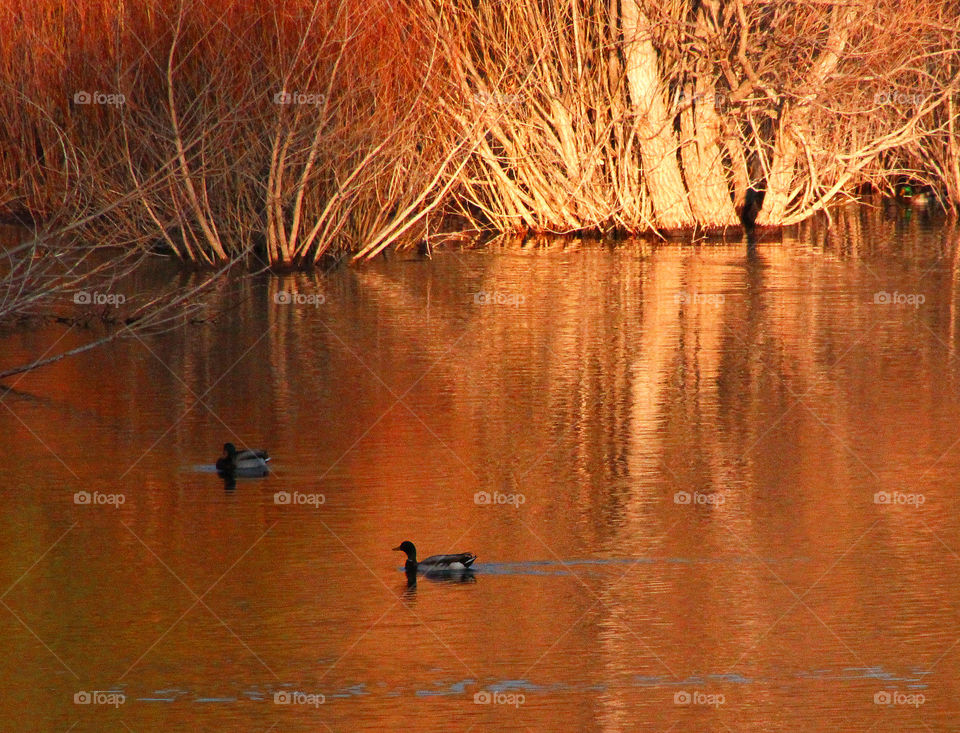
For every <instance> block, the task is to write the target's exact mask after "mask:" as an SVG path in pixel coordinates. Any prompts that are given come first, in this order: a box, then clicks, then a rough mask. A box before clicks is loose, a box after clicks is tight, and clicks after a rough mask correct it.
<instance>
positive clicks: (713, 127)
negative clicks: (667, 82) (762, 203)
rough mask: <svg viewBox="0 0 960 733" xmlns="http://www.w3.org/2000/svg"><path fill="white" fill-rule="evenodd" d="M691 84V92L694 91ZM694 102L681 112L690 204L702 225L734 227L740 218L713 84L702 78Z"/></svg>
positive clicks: (685, 172)
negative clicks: (729, 182) (726, 166)
mask: <svg viewBox="0 0 960 733" xmlns="http://www.w3.org/2000/svg"><path fill="white" fill-rule="evenodd" d="M693 91H694V87H693V85H689V86H688V93H690V92H693ZM693 99H694V102H693V104H691V105H690V106H689V107H688V108H687V109H686V110H684V111H683V113H682V114H681V116H680V125H681V131H682V132H683V147H682V148H681V149H680V155H681V157H682V158H683V172H684V175H685V177H686V182H687V189H688V190H689V191H690V208H691V209H692V210H693V215H694V217H696V220H697V223H698V224H699V225H700V226H702V227H707V228H715V227H720V228H724V227H733V226H738V225H739V223H740V221H739V219H738V218H737V212H736V210H735V209H734V206H733V199H731V198H730V188H729V187H728V185H727V178H726V176H725V175H724V166H723V155H722V154H721V152H720V138H721V134H720V130H721V123H720V116H719V115H718V114H717V111H716V109H715V108H714V90H713V87H712V85H710V84H709V83H707V82H705V81H703V77H700V78H698V80H697V86H696V96H693Z"/></svg>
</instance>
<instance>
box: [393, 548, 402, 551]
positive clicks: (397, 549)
mask: <svg viewBox="0 0 960 733" xmlns="http://www.w3.org/2000/svg"><path fill="white" fill-rule="evenodd" d="M393 551H394V552H403V550H401V549H400V548H399V547H394V548H393Z"/></svg>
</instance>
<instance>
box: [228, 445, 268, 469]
mask: <svg viewBox="0 0 960 733" xmlns="http://www.w3.org/2000/svg"><path fill="white" fill-rule="evenodd" d="M223 453H224V455H222V456H220V457H219V458H218V459H217V471H219V472H220V473H227V474H233V473H240V474H244V473H246V474H256V475H262V474H265V473H266V472H267V461H269V460H270V456H268V455H267V452H266V451H265V450H242V451H238V450H237V446H235V445H234V444H233V443H224V444H223Z"/></svg>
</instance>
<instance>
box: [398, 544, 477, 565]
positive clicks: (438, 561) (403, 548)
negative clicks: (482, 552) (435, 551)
mask: <svg viewBox="0 0 960 733" xmlns="http://www.w3.org/2000/svg"><path fill="white" fill-rule="evenodd" d="M393 549H394V551H395V552H396V551H399V552H405V553H407V561H406V562H405V563H404V565H403V568H404V570H406V571H407V573H417V572H420V573H442V572H446V571H457V570H469V569H470V566H471V565H473V563H474V561H475V560H476V559H477V556H476V555H474V554H473V553H472V552H461V553H458V554H454V555H432V556H431V557H428V558H427V559H426V560H421V561H420V562H417V548H416V547H414V544H413V543H412V542H410V540H404V541H403V542H401V543H400V545H399V546H398V547H394V548H393Z"/></svg>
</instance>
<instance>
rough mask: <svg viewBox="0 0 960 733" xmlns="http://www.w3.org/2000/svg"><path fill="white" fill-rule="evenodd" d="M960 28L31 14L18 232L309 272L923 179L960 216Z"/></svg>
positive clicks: (4, 207)
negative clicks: (391, 250)
mask: <svg viewBox="0 0 960 733" xmlns="http://www.w3.org/2000/svg"><path fill="white" fill-rule="evenodd" d="M895 21H896V22H895ZM958 28H960V10H958V9H957V8H956V7H954V4H944V3H936V2H933V0H929V2H925V1H923V0H921V1H920V2H919V3H915V4H913V5H912V7H911V15H910V18H909V19H905V18H902V17H901V16H900V11H899V8H898V6H897V4H896V3H893V2H892V0H879V1H876V2H870V3H863V4H862V5H861V6H857V7H856V8H853V7H852V6H850V5H849V3H841V2H837V3H813V4H810V3H803V2H788V1H785V0H782V1H780V2H773V3H747V2H744V1H743V0H732V1H731V2H721V1H720V0H711V1H710V2H704V3H696V4H690V3H685V2H679V1H673V0H672V1H671V2H667V3H653V2H645V1H644V0H619V2H609V1H608V0H572V1H571V0H515V1H514V2H502V1H501V0H363V1H362V2H361V1H360V0H290V1H288V2H284V3H275V2H273V1H272V0H249V2H244V3H236V2H231V1H229V0H204V2H200V0H143V2H140V3H115V2H108V0H82V1H81V2H78V3H73V4H68V5H67V6H63V5H62V4H60V3H52V2H50V1H49V0H33V1H32V2H29V3H28V2H26V1H25V0H14V2H12V3H8V12H6V13H5V14H4V15H3V17H0V33H2V34H3V37H4V39H5V43H4V44H3V46H2V49H0V85H2V86H3V88H4V94H2V95H0V113H2V114H3V117H4V120H5V121H6V124H5V126H4V127H3V128H2V129H0V213H2V214H4V215H7V216H12V215H19V216H21V217H28V218H33V219H34V220H40V221H51V220H54V221H68V222H73V224H74V225H75V226H74V227H73V229H74V231H76V232H77V233H78V234H79V235H81V236H83V237H84V238H85V239H87V240H89V241H92V242H96V243H108V244H116V245H121V246H127V247H139V246H143V243H144V241H145V240H148V239H149V240H154V243H155V244H162V246H163V247H164V248H165V249H167V250H169V251H170V252H172V253H175V254H176V255H177V256H178V257H180V258H182V259H184V260H186V261H188V262H193V263H197V264H202V265H213V264H216V263H219V262H224V261H230V260H233V259H237V258H247V259H248V260H249V261H250V262H251V263H258V262H259V263H261V264H263V265H267V266H286V267H289V266H309V265H312V264H314V263H316V262H318V261H319V260H320V259H322V258H324V257H326V256H337V257H340V256H345V255H350V256H353V257H357V258H368V257H372V256H375V255H376V254H377V253H379V252H381V251H382V250H383V249H384V248H386V247H389V246H392V245H398V244H403V243H410V242H414V241H416V240H418V239H420V238H422V237H427V238H429V237H430V236H431V234H432V233H433V230H434V228H435V226H436V223H437V222H444V221H451V220H455V221H456V222H457V226H459V227H469V228H472V229H477V230H480V229H486V230H493V231H501V232H508V231H553V232H569V231H577V230H601V231H604V230H627V231H633V232H636V231H651V230H670V229H704V230H716V229H726V228H729V227H732V226H737V225H738V224H739V221H740V218H739V214H740V213H741V211H742V209H743V207H744V205H745V203H746V201H747V199H748V196H749V195H750V193H751V191H752V192H753V193H754V194H757V193H758V192H762V193H763V195H764V198H763V205H762V208H761V209H760V212H759V217H758V221H759V222H760V223H762V224H767V225H781V224H786V223H790V222H793V221H799V220H802V219H803V218H805V217H808V216H810V215H811V214H812V213H814V212H816V211H818V210H820V209H822V208H824V207H826V206H828V205H829V204H830V202H832V201H834V200H835V199H836V198H837V197H838V196H843V195H845V194H848V193H850V192H851V191H853V190H855V189H856V187H857V186H859V185H861V184H863V183H864V182H871V183H873V184H875V185H878V186H881V187H882V186H884V185H888V184H889V182H890V181H893V180H894V178H895V177H898V176H904V175H907V176H910V177H912V178H913V179H914V180H918V181H921V182H924V181H925V182H928V183H929V184H930V185H932V186H934V187H935V188H936V190H937V191H938V193H939V194H940V196H941V198H942V200H943V201H944V202H946V203H947V204H948V205H952V206H957V205H958V202H960V149H958V142H957V139H958V136H957V134H958V129H960V119H958V115H960V96H958V81H957V80H958V71H960V50H958V49H960V31H958ZM428 220H429V223H428Z"/></svg>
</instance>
